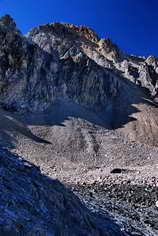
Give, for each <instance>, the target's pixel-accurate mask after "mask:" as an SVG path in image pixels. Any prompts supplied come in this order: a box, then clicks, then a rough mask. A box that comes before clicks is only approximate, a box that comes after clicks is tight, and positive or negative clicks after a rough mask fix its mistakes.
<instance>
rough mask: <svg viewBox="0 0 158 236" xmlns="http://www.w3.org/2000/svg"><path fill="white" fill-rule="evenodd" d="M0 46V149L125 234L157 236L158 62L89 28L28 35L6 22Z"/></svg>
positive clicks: (54, 28)
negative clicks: (55, 181) (110, 220)
mask: <svg viewBox="0 0 158 236" xmlns="http://www.w3.org/2000/svg"><path fill="white" fill-rule="evenodd" d="M0 43H1V48H0V90H1V92H0V105H1V117H0V119H1V120H0V145H1V147H3V148H7V149H9V150H10V151H12V152H14V153H16V154H18V155H20V156H23V157H24V159H25V160H28V161H30V162H32V163H34V164H35V165H36V166H40V169H41V171H42V173H43V174H44V175H47V176H49V177H50V178H53V179H54V178H57V179H59V180H60V181H62V183H64V184H65V185H66V186H67V187H68V188H71V189H72V190H73V191H74V192H75V194H77V195H78V196H79V198H80V199H81V200H83V201H84V202H85V203H86V206H87V207H88V208H90V210H91V211H93V212H99V213H100V214H103V215H104V216H106V214H107V212H108V214H110V215H111V216H112V217H114V219H115V221H116V222H117V223H118V224H119V227H120V228H121V229H122V232H124V233H127V232H128V235H135V236H136V235H137V236H138V235H147V236H148V235H149V236H150V235H151V236H152V235H153V236H156V235H158V221H157V217H158V207H157V206H156V204H157V201H158V158H157V157H158V147H157V146H158V145H157V137H158V122H157V115H158V108H157V106H158V104H157V99H158V94H157V92H158V90H157V87H158V82H157V81H158V60H157V59H156V58H155V57H153V56H149V57H148V58H145V57H136V56H133V55H128V54H125V53H124V52H122V51H121V50H120V49H119V48H118V47H117V46H116V45H115V44H114V43H113V42H112V41H111V40H110V39H106V38H105V39H100V38H99V37H98V36H97V35H96V34H95V32H93V30H91V29H89V28H87V27H85V26H75V25H71V24H66V23H50V24H47V25H41V26H38V27H35V28H33V29H32V30H31V31H30V32H29V33H28V34H27V35H25V36H24V35H22V34H21V33H20V32H19V31H18V30H17V29H16V25H15V23H14V22H13V20H12V19H11V18H10V17H9V16H5V17H3V18H1V20H0ZM62 235H64V234H62ZM65 235H66V234H65ZM67 235H70V234H67ZM71 235H72V234H71ZM74 235H80V234H75V233H74ZM85 235H88V234H85ZM89 235H93V234H89ZM94 235H95V234H94ZM96 235H97V234H96ZM98 235H102V234H98ZM103 235H104V234H103ZM109 235H111V234H109ZM114 235H119V234H117V233H116V234H114Z"/></svg>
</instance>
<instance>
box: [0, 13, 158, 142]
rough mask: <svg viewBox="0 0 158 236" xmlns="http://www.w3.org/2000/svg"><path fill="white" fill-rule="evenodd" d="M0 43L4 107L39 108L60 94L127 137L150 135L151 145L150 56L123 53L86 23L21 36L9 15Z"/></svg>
mask: <svg viewBox="0 0 158 236" xmlns="http://www.w3.org/2000/svg"><path fill="white" fill-rule="evenodd" d="M0 44H1V48H0V104H1V106H2V107H3V108H5V109H6V110H12V111H25V112H26V111H31V112H35V111H36V112H39V111H44V110H45V109H46V108H48V107H49V106H50V105H51V104H53V103H54V102H55V101H56V99H58V98H62V99H65V100H67V101H71V102H75V103H76V104H79V105H81V106H83V107H84V108H86V109H90V110H92V111H94V112H97V114H98V116H99V117H100V118H101V119H102V120H103V122H104V125H105V126H108V127H109V128H121V132H125V134H128V135H129V137H130V138H131V139H136V138H137V139H138V140H141V139H143V137H144V134H146V133H150V135H149V136H150V137H149V139H148V140H150V142H151V143H154V139H155V137H156V136H157V123H156V121H155V118H154V115H153V112H154V113H155V112H157V111H156V109H155V108H153V107H152V106H154V104H155V103H156V102H157V87H158V83H157V81H158V80H157V78H158V61H157V59H156V58H155V57H152V56H150V57H148V58H143V57H135V56H131V55H127V54H124V53H123V52H121V50H119V48H118V47H117V46H116V45H115V44H113V42H112V41H111V40H110V39H108V38H105V39H100V38H99V37H98V36H97V35H96V34H95V33H94V32H93V30H91V29H89V28H87V27H85V26H75V25H71V24H66V23H51V24H47V25H41V26H38V27H35V28H33V29H32V30H31V31H30V32H29V33H28V34H27V35H26V36H23V35H22V34H21V33H20V31H19V30H17V29H16V24H15V23H14V21H13V20H12V18H11V17H10V16H9V15H7V16H4V17H2V18H1V19H0ZM149 99H152V102H149V101H148V100H149ZM153 102H154V104H153ZM149 103H150V104H149ZM149 110H150V113H151V117H153V118H151V117H150V118H149V117H147V115H146V114H148V113H149ZM144 112H145V113H144ZM136 113H138V114H136ZM100 114H102V116H101V115H100ZM103 114H104V115H103ZM142 117H143V119H144V120H145V122H146V123H149V124H150V125H147V126H146V124H145V123H144V122H142ZM129 121H133V122H132V126H133V124H134V127H138V128H136V131H134V132H131V131H132V130H133V127H132V128H131V125H129ZM126 125H127V128H126ZM149 126H150V127H152V128H149ZM122 128H123V129H122ZM153 129H154V132H153ZM137 130H139V131H141V132H137ZM155 130H156V131H155ZM150 131H151V132H150ZM138 134H139V135H138ZM143 141H144V140H143ZM146 142H147V141H146Z"/></svg>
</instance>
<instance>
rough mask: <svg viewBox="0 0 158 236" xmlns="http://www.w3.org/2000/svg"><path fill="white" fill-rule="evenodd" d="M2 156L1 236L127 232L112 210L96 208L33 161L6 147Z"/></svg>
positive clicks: (0, 192) (0, 189) (118, 233)
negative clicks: (96, 211) (105, 210)
mask: <svg viewBox="0 0 158 236" xmlns="http://www.w3.org/2000/svg"><path fill="white" fill-rule="evenodd" d="M0 157H1V158H0V167H1V175H2V178H1V182H0V213H1V214H0V222H3V224H2V223H1V224H0V236H2V235H3V236H4V235H5V236H9V235H10V236H11V235H17V236H20V235H40V234H41V233H42V234H43V235H47V233H48V234H49V235H76V236H77V235H78V236H84V235H92V236H96V235H98V236H108V235H112V236H114V235H118V236H124V233H123V232H122V231H121V229H120V226H119V225H117V224H116V223H115V222H114V219H113V218H112V217H110V216H109V214H107V213H106V212H105V214H99V210H98V214H97V213H94V212H92V211H91V210H89V209H88V208H87V207H86V206H85V205H84V204H83V202H82V201H81V200H80V199H79V198H78V197H77V196H76V195H75V194H74V193H72V191H70V190H69V189H68V188H66V187H65V186H64V185H63V184H62V183H60V182H59V181H58V180H57V179H51V178H50V177H47V176H45V175H42V174H41V172H40V169H39V168H38V167H36V166H35V165H33V164H32V163H30V162H27V161H25V160H24V159H22V158H21V157H19V156H18V155H14V154H13V153H11V152H9V151H7V150H5V149H0ZM52 219H53V220H52ZM11 232H13V233H11ZM9 233H10V234H9Z"/></svg>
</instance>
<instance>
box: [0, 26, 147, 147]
mask: <svg viewBox="0 0 158 236" xmlns="http://www.w3.org/2000/svg"><path fill="white" fill-rule="evenodd" d="M61 30H62V29H61ZM27 46H28V54H29V56H30V58H29V57H28V58H29V60H30V61H29V62H30V65H31V63H32V65H33V66H32V67H31V66H30V67H29V66H28V68H29V70H28V71H27V72H26V73H28V78H29V76H30V77H31V76H33V73H34V72H33V70H32V68H34V67H35V64H36V61H34V57H35V56H36V54H35V51H36V52H37V49H38V50H39V54H37V56H39V55H43V58H44V59H45V60H44V62H43V64H42V65H41V68H39V71H38V72H39V80H38V82H39V81H40V83H41V85H42V86H41V87H44V86H45V88H46V89H45V90H48V88H49V83H48V82H50V81H48V80H47V77H46V74H47V73H46V68H47V71H49V69H50V64H51V61H52V60H55V59H53V57H54V55H57V54H58V52H57V51H55V50H54V51H53V49H52V53H48V52H46V51H44V49H42V48H40V47H39V46H38V45H36V50H34V46H33V45H32V44H30V45H29V42H28V45H27ZM30 47H31V49H29V48H30ZM80 50H81V49H80ZM40 53H41V54H40ZM57 58H58V63H59V65H60V73H58V74H57V75H56V76H54V79H52V81H51V82H52V86H56V87H59V88H60V85H62V83H65V84H66V86H67V87H68V88H69V86H70V89H69V90H72V91H68V92H67V94H66V96H65V94H64V97H67V99H66V100H65V99H62V94H60V96H61V98H58V96H57V100H56V102H55V103H54V104H51V105H50V106H49V108H48V109H47V110H45V111H44V112H43V113H28V114H25V115H19V114H15V113H12V112H8V113H5V112H1V118H0V131H1V132H0V134H1V136H2V137H3V135H4V134H5V136H6V137H7V135H8V138H6V139H7V142H6V144H5V145H4V146H6V147H14V146H15V145H16V133H20V134H22V135H24V136H26V137H28V138H29V139H32V140H33V141H35V142H39V143H46V144H48V143H50V142H49V141H46V140H44V139H41V138H39V137H37V136H36V135H34V134H33V133H32V132H31V131H30V129H29V128H28V125H30V126H53V125H59V126H63V127H64V121H66V120H69V119H72V118H77V119H83V120H86V121H89V122H90V123H93V124H95V125H100V126H102V127H104V128H106V129H117V128H121V127H123V126H124V125H125V124H127V123H129V122H132V121H134V120H135V118H134V117H132V115H133V114H135V113H138V112H140V110H139V109H138V108H136V107H135V106H134V105H133V104H144V103H145V104H149V102H148V101H147V100H145V99H144V97H145V95H144V93H143V91H142V90H141V89H140V88H139V87H138V86H136V85H135V84H134V83H132V82H131V81H129V80H127V79H125V78H122V77H121V76H119V75H118V72H119V71H117V70H115V71H113V70H110V69H105V68H104V67H102V66H99V65H98V64H96V63H95V62H94V61H93V60H91V59H89V58H88V57H87V56H86V55H84V57H83V63H80V62H75V61H73V59H72V58H71V56H69V57H67V58H65V59H61V60H60V59H59V55H57ZM87 61H88V63H87ZM67 65H69V70H68V71H67V69H65V68H67ZM41 71H42V72H41ZM92 71H93V72H94V73H96V81H95V83H96V85H97V84H98V83H100V81H101V82H102V86H103V89H102V90H103V91H102V92H104V93H105V95H106V97H107V99H108V103H107V104H103V100H102V99H101V94H99V92H98V100H97V101H96V104H94V105H93V106H91V104H90V102H89V105H87V107H84V102H85V101H84V99H83V97H82V99H81V101H82V102H79V101H77V102H76V99H75V97H77V96H78V95H80V94H81V93H82V91H83V90H82V89H83V88H84V82H85V81H83V79H82V77H83V75H84V74H86V75H87V78H89V77H91V74H90V73H91V72H92ZM40 72H41V73H40ZM75 73H76V78H75V79H76V81H79V85H81V86H79V87H77V89H76V87H75V88H74V87H73V86H71V84H73V83H72V81H74V77H73V75H74V74H75ZM119 74H120V72H119ZM61 77H62V79H61ZM114 77H117V78H118V81H120V84H121V85H120V86H119V88H118V91H117V93H116V94H114V93H113V92H112V91H111V84H112V83H113V82H114V80H115V78H114ZM29 79H30V78H29ZM29 79H28V83H29ZM59 81H60V83H59ZM87 83H88V82H87ZM114 83H115V82H114ZM29 86H30V85H28V88H26V91H25V93H26V94H27V96H28V97H29V96H30V97H31V89H32V90H35V91H36V90H38V89H37V88H38V86H37V87H36V86H35V87H33V88H31V89H30V88H29ZM75 86H77V84H75ZM27 89H28V90H27ZM95 91H96V90H95ZM61 93H62V92H61ZM76 93H77V94H76ZM34 95H35V94H34ZM48 95H49V94H48ZM91 96H93V94H91ZM101 101H102V103H101ZM105 101H106V99H105ZM28 102H29V101H28ZM150 105H151V104H150ZM13 134H15V135H13ZM3 143H4V142H3Z"/></svg>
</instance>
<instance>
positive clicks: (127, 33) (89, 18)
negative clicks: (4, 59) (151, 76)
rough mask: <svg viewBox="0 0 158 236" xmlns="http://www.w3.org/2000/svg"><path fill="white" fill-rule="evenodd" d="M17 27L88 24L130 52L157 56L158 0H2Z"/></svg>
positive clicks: (1, 10) (0, 11)
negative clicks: (62, 23)
mask: <svg viewBox="0 0 158 236" xmlns="http://www.w3.org/2000/svg"><path fill="white" fill-rule="evenodd" d="M4 14H10V15H11V16H12V17H13V18H14V19H15V21H16V23H17V26H18V28H19V29H20V30H21V31H22V32H23V33H26V32H27V31H28V30H29V29H30V28H32V27H33V26H36V25H39V24H45V23H49V22H56V21H62V22H68V23H73V24H78V25H81V24H82V25H87V26H90V27H91V28H93V29H94V30H95V31H96V32H97V33H98V35H99V36H100V37H109V38H111V39H112V40H113V41H114V42H115V43H116V44H118V46H119V47H120V48H121V49H122V50H123V51H125V52H127V53H132V54H134V55H141V56H148V55H155V56H157V57H158V0H13V1H11V0H0V15H1V16H2V15H4Z"/></svg>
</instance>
